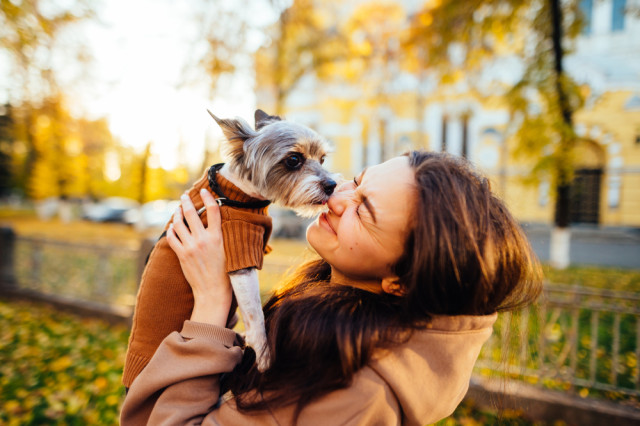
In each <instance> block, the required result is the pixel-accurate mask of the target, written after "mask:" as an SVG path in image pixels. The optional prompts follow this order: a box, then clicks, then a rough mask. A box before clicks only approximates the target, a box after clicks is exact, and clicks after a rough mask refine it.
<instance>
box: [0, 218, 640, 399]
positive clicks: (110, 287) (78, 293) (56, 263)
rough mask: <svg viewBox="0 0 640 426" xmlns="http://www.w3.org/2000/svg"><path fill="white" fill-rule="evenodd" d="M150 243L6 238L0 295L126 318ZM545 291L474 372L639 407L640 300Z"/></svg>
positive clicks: (500, 334)
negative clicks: (35, 297)
mask: <svg viewBox="0 0 640 426" xmlns="http://www.w3.org/2000/svg"><path fill="white" fill-rule="evenodd" d="M3 231H6V229H4V230H3ZM152 244H153V242H149V241H145V242H143V244H142V246H135V247H117V248H114V247H105V246H101V245H97V244H96V245H90V244H75V243H68V242H59V241H50V240H44V239H37V238H24V237H16V236H15V235H13V236H9V237H7V235H5V233H4V232H3V233H0V290H2V289H7V288H13V289H16V288H17V289H21V290H25V291H27V292H32V293H33V294H41V295H42V294H44V295H47V296H48V297H52V298H57V299H60V298H64V299H65V300H66V301H67V302H69V301H70V303H71V304H72V305H73V304H76V305H77V306H84V307H86V306H93V307H94V308H95V307H97V308H99V309H103V308H105V307H110V309H113V308H114V307H116V309H120V311H119V315H123V316H127V315H130V313H131V312H132V308H133V304H134V302H135V295H136V292H137V286H138V283H139V279H140V274H141V271H142V267H143V266H144V261H145V259H146V257H147V255H148V253H149V251H150V249H151V247H152ZM287 266H288V265H279V264H277V263H276V264H273V265H270V264H269V263H265V268H264V270H263V272H266V273H267V274H269V273H272V274H273V275H278V276H279V275H280V274H281V273H282V272H283V271H284V270H285V269H286V267H287ZM7 283H9V284H10V285H9V286H7ZM545 287H546V290H545V297H544V299H543V301H542V303H541V304H540V305H539V306H536V307H533V308H527V309H524V310H522V311H520V312H516V313H513V314H510V313H507V314H503V315H500V318H499V320H498V322H497V323H496V325H495V333H494V335H493V336H492V338H491V339H490V340H489V342H487V344H486V345H485V347H484V348H483V350H482V352H481V354H480V358H479V360H478V363H477V366H476V370H475V371H476V374H480V375H495V374H507V375H508V377H511V378H516V379H519V380H523V381H525V382H527V383H531V384H536V385H540V386H544V387H548V388H556V389H562V390H563V391H567V392H570V393H572V392H573V393H577V394H580V395H582V396H586V395H594V394H595V395H601V396H605V397H607V398H608V399H635V400H637V399H638V397H640V366H639V365H638V364H639V361H640V303H639V302H640V293H631V292H622V291H612V290H604V289H593V288H584V287H579V286H566V285H555V284H554V285H550V284H547V285H546V286H545Z"/></svg>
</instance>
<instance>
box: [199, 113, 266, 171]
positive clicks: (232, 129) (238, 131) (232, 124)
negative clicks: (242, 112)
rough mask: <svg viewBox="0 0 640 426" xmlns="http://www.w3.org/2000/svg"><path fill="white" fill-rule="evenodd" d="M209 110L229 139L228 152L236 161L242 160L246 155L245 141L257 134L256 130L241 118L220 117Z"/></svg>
mask: <svg viewBox="0 0 640 426" xmlns="http://www.w3.org/2000/svg"><path fill="white" fill-rule="evenodd" d="M207 112H208V113H209V115H210V116H211V117H213V119H214V120H216V123H218V125H219V126H220V128H221V129H222V133H224V136H225V138H227V140H228V141H229V146H228V147H227V151H228V153H229V154H230V155H231V156H232V157H233V158H234V159H235V160H236V161H241V160H242V158H243V156H244V149H243V146H244V143H245V142H246V141H247V140H248V139H250V138H252V137H254V136H256V132H255V131H254V130H253V129H252V128H251V126H250V125H249V123H247V122H246V121H244V120H242V119H240V118H234V119H229V118H218V117H216V116H215V115H214V114H213V113H212V112H211V111H209V110H207Z"/></svg>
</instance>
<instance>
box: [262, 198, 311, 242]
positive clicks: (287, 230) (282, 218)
mask: <svg viewBox="0 0 640 426" xmlns="http://www.w3.org/2000/svg"><path fill="white" fill-rule="evenodd" d="M269 215H270V216H271V217H272V219H273V231H272V235H273V237H274V238H291V239H304V238H305V236H306V233H307V227H308V226H309V224H310V223H311V222H313V221H314V219H313V218H305V217H300V216H298V215H296V214H295V212H294V211H293V210H290V209H285V208H281V207H278V206H269Z"/></svg>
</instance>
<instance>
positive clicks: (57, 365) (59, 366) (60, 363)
mask: <svg viewBox="0 0 640 426" xmlns="http://www.w3.org/2000/svg"><path fill="white" fill-rule="evenodd" d="M71 364H73V360H72V359H71V357H70V356H68V355H65V356H63V357H60V358H58V359H57V360H55V361H53V362H52V363H51V366H50V369H51V371H62V370H64V369H66V368H69V367H70V366H71Z"/></svg>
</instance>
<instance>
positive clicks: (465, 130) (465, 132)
mask: <svg viewBox="0 0 640 426" xmlns="http://www.w3.org/2000/svg"><path fill="white" fill-rule="evenodd" d="M462 156H463V157H464V158H468V156H469V116H468V115H466V114H465V115H463V116H462Z"/></svg>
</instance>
